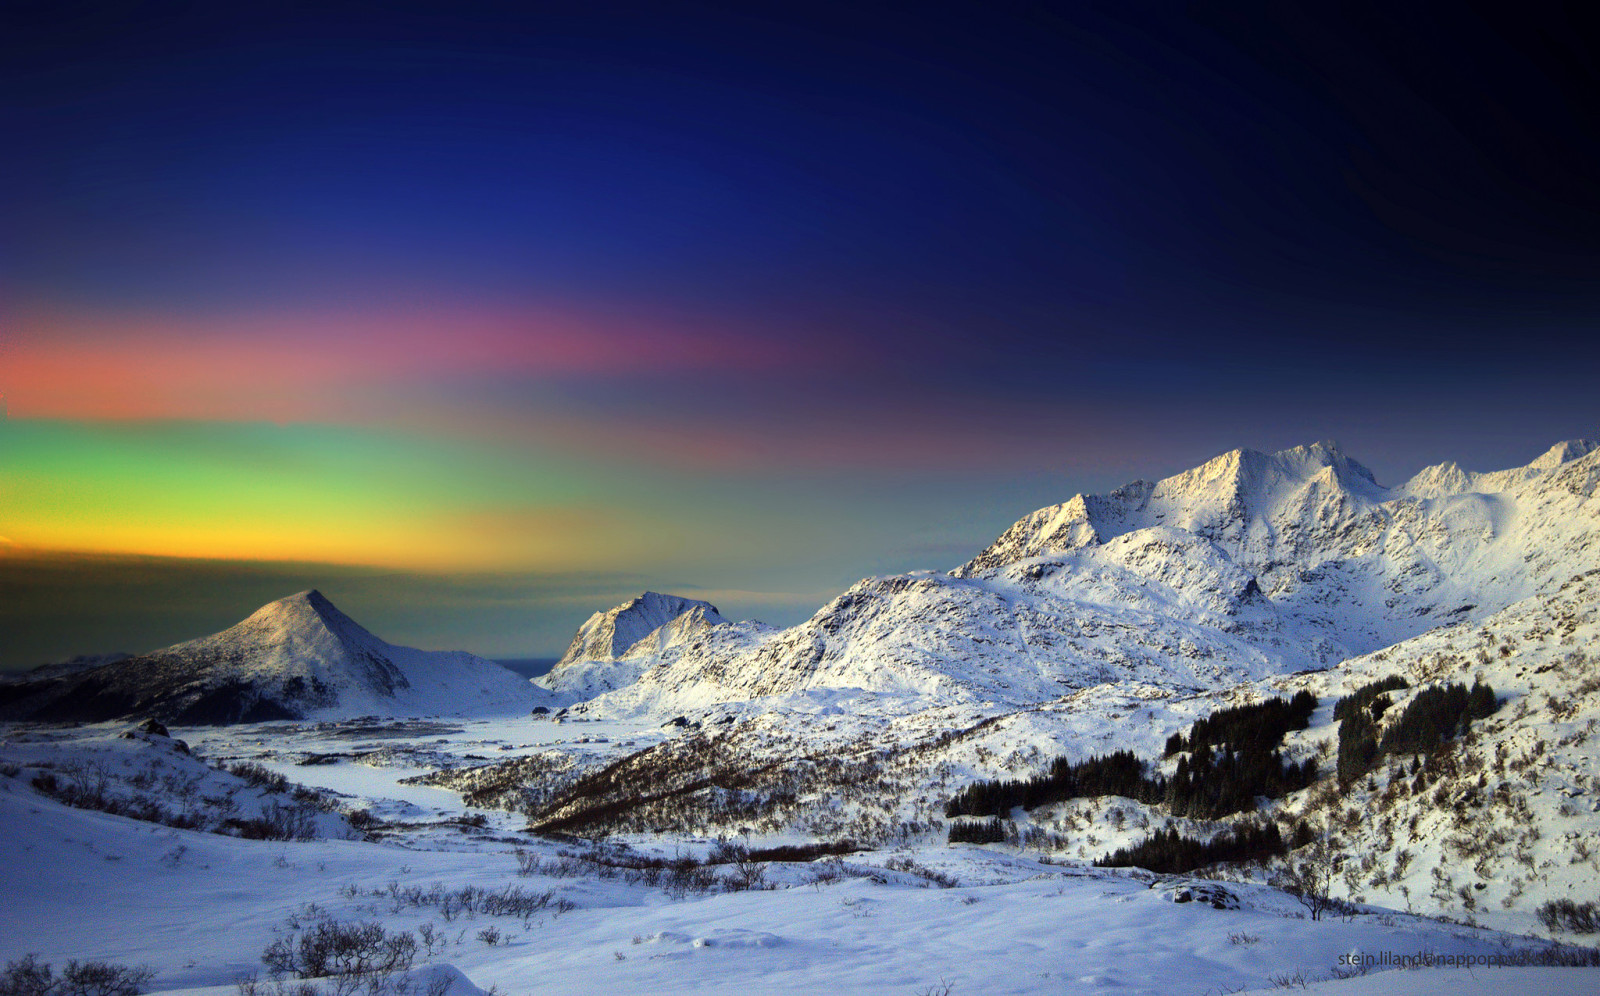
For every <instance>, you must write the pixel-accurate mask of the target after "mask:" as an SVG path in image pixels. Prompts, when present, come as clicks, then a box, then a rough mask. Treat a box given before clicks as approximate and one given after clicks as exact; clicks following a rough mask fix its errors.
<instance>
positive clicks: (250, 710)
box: [0, 590, 548, 725]
mask: <svg viewBox="0 0 1600 996" xmlns="http://www.w3.org/2000/svg"><path fill="white" fill-rule="evenodd" d="M547 699H548V695H546V694H545V693H543V692H541V691H540V690H538V689H536V688H534V687H533V686H532V685H530V684H529V683H528V682H526V681H524V680H523V679H522V678H520V677H518V676H517V675H515V674H513V673H512V672H510V671H508V670H506V669H505V668H503V667H501V666H500V665H498V664H495V663H493V662H492V661H487V660H484V659H483V658H480V657H475V656H473V655H472V654H468V653H462V652H460V651H426V650H415V649H412V648H410V647H397V646H394V645H392V644H389V643H385V642H384V641H383V640H380V639H378V638H377V637H376V636H373V635H372V634H371V633H369V632H367V631H366V630H365V629H363V628H362V627H361V626H360V625H358V624H357V623H356V622H355V620H353V619H351V618H350V617H349V616H347V615H345V614H344V613H343V612H341V611H339V609H338V608H337V607H335V606H334V604H333V603H332V602H330V601H329V600H328V599H327V598H326V597H325V596H324V595H323V594H322V593H321V592H319V591H316V590H311V591H302V592H299V593H297V594H294V595H290V596H288V597H287V598H280V599H278V600H277V601H275V602H270V603H268V604H267V605H264V606H262V607H261V608H259V609H257V610H256V611H255V612H253V613H251V615H250V616H249V617H248V618H246V619H245V620H244V621H242V622H240V623H238V624H237V625H235V626H232V627H230V628H228V629H226V630H224V631H222V632H221V633H216V634H214V635H212V636H206V637H201V638H200V639H197V640H190V641H188V642H185V643H179V644H176V645H174V646H171V647H167V648H166V649H164V650H156V651H152V652H151V653H148V654H141V655H139V656H137V657H129V658H126V659H124V660H117V661H113V662H110V663H107V664H103V665H101V666H99V667H93V668H89V669H86V670H82V671H77V672H74V673H72V674H69V675H64V676H57V677H46V678H42V679H39V680H34V681H23V682H17V683H13V684H9V685H6V686H0V715H3V716H5V717H7V718H27V719H52V720H86V721H100V720H107V719H117V718H123V717H147V716H148V717H153V718H155V719H159V720H161V721H163V722H166V723H174V724H182V725H195V724H217V723H238V722H262V721H266V720H281V719H308V718H317V719H327V718H337V717H342V716H354V715H366V714H388V715H424V714H429V715H431V714H458V713H467V712H481V711H485V710H503V711H511V710H518V711H520V710H521V709H523V708H525V707H530V706H532V705H533V704H535V703H536V702H540V701H545V700H547Z"/></svg>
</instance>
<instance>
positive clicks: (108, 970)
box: [0, 954, 156, 996]
mask: <svg viewBox="0 0 1600 996" xmlns="http://www.w3.org/2000/svg"><path fill="white" fill-rule="evenodd" d="M155 974H156V973H155V972H154V971H153V970H152V969H149V968H145V967H143V966H140V967H138V968H128V967H126V966H123V965H112V964H109V963H107V962H103V961H82V962H80V961H69V962H67V967H66V968H64V969H62V970H61V975H60V976H57V975H56V974H55V973H54V972H53V971H52V970H51V968H50V965H49V964H48V963H45V962H41V961H39V959H38V956H37V955H32V954H29V955H25V956H24V957H23V958H22V960H21V961H13V962H7V963H6V968H5V972H4V973H0V993H4V994H5V996H137V994H138V993H141V992H143V991H144V989H143V986H144V984H145V983H146V982H149V981H150V980H151V979H152V978H154V977H155Z"/></svg>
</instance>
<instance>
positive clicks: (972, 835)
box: [950, 819, 1006, 844]
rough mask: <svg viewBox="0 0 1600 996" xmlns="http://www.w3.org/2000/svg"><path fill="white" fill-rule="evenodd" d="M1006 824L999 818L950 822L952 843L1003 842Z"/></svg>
mask: <svg viewBox="0 0 1600 996" xmlns="http://www.w3.org/2000/svg"><path fill="white" fill-rule="evenodd" d="M1005 842H1006V825H1005V824H1004V823H1001V822H1000V821H999V820H997V819H995V820H982V821H977V822H970V821H963V822H959V823H952V824H950V843H952V844H1004V843H1005Z"/></svg>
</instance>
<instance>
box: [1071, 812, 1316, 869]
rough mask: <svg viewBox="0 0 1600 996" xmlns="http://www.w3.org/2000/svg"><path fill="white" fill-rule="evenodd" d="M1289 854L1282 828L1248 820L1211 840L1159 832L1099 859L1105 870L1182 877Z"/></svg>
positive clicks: (1168, 831) (1170, 832)
mask: <svg viewBox="0 0 1600 996" xmlns="http://www.w3.org/2000/svg"><path fill="white" fill-rule="evenodd" d="M1287 852H1288V848H1287V847H1285V845H1284V841H1283V836H1282V835H1281V834H1280V833H1279V832H1278V825H1277V824H1276V823H1274V822H1272V821H1271V820H1265V821H1263V822H1261V823H1256V822H1254V821H1250V820H1246V821H1244V822H1240V823H1236V824H1234V825H1233V826H1232V827H1231V828H1229V829H1227V830H1224V831H1223V832H1222V833H1220V834H1218V835H1217V836H1215V837H1213V838H1212V839H1211V840H1209V841H1204V840H1195V839H1194V838H1192V837H1185V836H1183V835H1181V834H1179V833H1178V831H1177V830H1176V829H1167V830H1157V831H1156V832H1155V833H1153V834H1151V835H1150V836H1148V837H1146V838H1145V839H1144V840H1142V841H1140V842H1139V843H1137V844H1135V845H1134V846H1133V847H1124V848H1120V849H1118V850H1117V851H1115V852H1113V853H1111V854H1108V855H1106V856H1105V857H1103V858H1099V859H1097V860H1096V861H1095V864H1096V865H1098V866H1100V867H1101V868H1130V867H1132V868H1148V869H1149V870H1150V871H1153V872H1160V873H1162V874H1166V875H1180V874H1182V873H1184V872H1188V871H1193V870H1194V869H1196V868H1200V867H1202V866H1204V865H1213V864H1216V863H1217V862H1219V861H1232V862H1241V861H1257V862H1259V861H1266V860H1267V859H1268V858H1274V857H1277V856H1279V855H1282V854H1285V853H1287Z"/></svg>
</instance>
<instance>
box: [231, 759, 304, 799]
mask: <svg viewBox="0 0 1600 996" xmlns="http://www.w3.org/2000/svg"><path fill="white" fill-rule="evenodd" d="M228 772H229V773H230V774H232V775H234V776H236V777H238V778H242V779H244V782H245V784H246V785H251V786H254V787H255V788H258V789H262V790H264V791H267V792H287V791H289V779H288V778H286V777H284V776H283V775H280V774H278V773H277V772H276V771H273V770H271V769H270V768H268V767H267V766H266V765H264V764H257V763H256V762H254V761H239V762H237V763H234V764H230V765H228Z"/></svg>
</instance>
